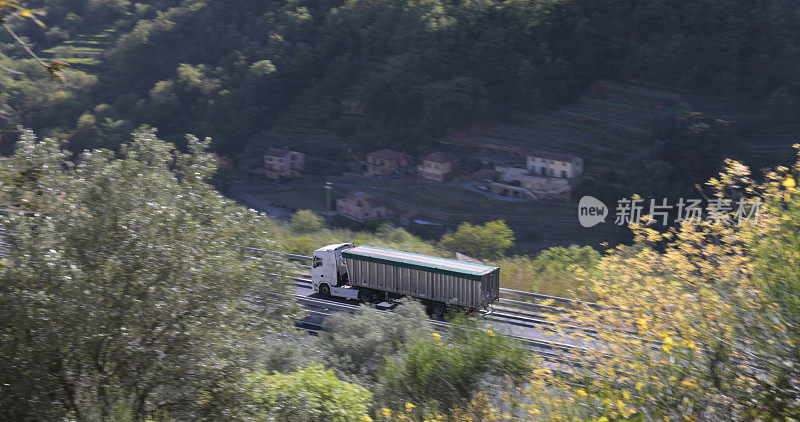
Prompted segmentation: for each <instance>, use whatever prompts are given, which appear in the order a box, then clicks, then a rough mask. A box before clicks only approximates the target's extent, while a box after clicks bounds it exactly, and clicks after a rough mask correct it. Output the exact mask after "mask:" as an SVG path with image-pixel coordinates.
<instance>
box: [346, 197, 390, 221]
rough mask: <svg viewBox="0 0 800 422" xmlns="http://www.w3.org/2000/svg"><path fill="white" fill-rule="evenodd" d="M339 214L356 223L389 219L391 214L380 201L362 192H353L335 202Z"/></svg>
mask: <svg viewBox="0 0 800 422" xmlns="http://www.w3.org/2000/svg"><path fill="white" fill-rule="evenodd" d="M336 211H338V212H339V214H341V215H343V216H345V217H347V218H350V219H353V220H357V221H369V220H376V219H380V218H390V217H391V216H392V212H391V211H390V210H389V209H388V208H387V207H386V205H384V203H383V201H381V200H380V199H378V198H376V197H374V196H372V195H369V194H367V193H364V192H353V193H350V194H349V195H347V196H346V197H344V198H339V199H337V200H336Z"/></svg>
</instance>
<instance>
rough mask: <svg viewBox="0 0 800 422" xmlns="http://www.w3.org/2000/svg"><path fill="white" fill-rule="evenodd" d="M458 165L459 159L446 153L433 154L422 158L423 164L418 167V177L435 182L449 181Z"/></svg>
mask: <svg viewBox="0 0 800 422" xmlns="http://www.w3.org/2000/svg"><path fill="white" fill-rule="evenodd" d="M457 165H458V157H456V156H455V155H452V154H448V153H445V152H432V153H430V154H428V155H426V156H424V157H422V163H421V164H419V165H418V166H417V176H419V178H420V179H424V180H430V181H433V182H444V181H445V180H448V179H449V178H450V177H451V176H452V175H453V171H454V170H455V168H456V166H457Z"/></svg>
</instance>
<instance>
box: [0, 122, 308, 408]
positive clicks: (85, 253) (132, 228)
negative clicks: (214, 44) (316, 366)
mask: <svg viewBox="0 0 800 422" xmlns="http://www.w3.org/2000/svg"><path fill="white" fill-rule="evenodd" d="M188 144H189V152H188V153H180V152H177V151H175V150H174V149H173V147H172V146H170V145H169V144H166V143H164V142H161V141H160V140H158V139H157V138H156V136H155V134H154V131H152V130H143V131H139V132H137V133H136V134H135V135H134V139H133V141H132V142H130V143H128V144H125V145H123V147H122V152H121V157H120V158H116V157H115V155H114V153H112V152H111V151H107V150H94V151H86V152H84V153H83V154H81V155H80V156H79V157H78V158H77V160H76V162H74V163H73V162H70V161H68V160H67V159H68V157H69V156H70V154H69V153H68V152H66V151H64V150H62V149H61V144H60V143H59V142H58V141H56V140H53V139H44V140H42V141H37V140H35V138H34V136H33V135H32V134H31V133H30V132H26V133H25V134H24V136H23V137H22V139H21V141H20V142H19V143H18V146H17V150H16V153H15V154H14V156H12V157H10V158H9V159H7V160H4V161H2V173H0V174H1V175H2V176H1V177H2V191H0V198H1V199H2V203H3V204H5V205H4V208H5V210H6V213H5V214H4V215H3V216H2V225H3V227H4V228H5V229H6V231H5V241H6V242H7V244H8V249H7V251H6V253H5V256H4V257H3V260H2V266H0V321H1V322H0V355H2V356H3V359H2V362H0V379H3V386H2V394H0V419H7V420H22V419H44V420H56V419H80V420H117V419H131V420H134V419H135V420H143V419H145V418H148V417H156V416H159V415H160V416H161V417H163V418H169V419H175V418H177V419H193V418H199V417H202V416H205V417H209V418H212V419H220V418H223V419H224V416H222V412H224V411H226V409H230V408H233V407H235V406H236V404H237V403H238V402H239V400H240V399H242V397H243V395H241V394H239V395H231V394H230V393H229V392H230V391H232V388H231V387H230V386H232V385H233V386H236V385H242V383H243V380H242V378H241V377H242V375H241V374H242V373H243V370H245V369H249V368H251V367H252V366H253V365H254V356H255V354H256V353H255V352H256V350H257V346H258V344H259V339H261V338H263V336H265V335H269V333H270V332H275V331H280V330H285V329H286V327H287V321H289V320H288V319H287V318H286V316H288V315H291V314H292V313H293V312H294V309H295V308H294V306H295V305H294V302H293V301H292V299H291V293H290V291H291V286H290V284H289V282H288V279H287V277H286V276H285V275H284V272H283V270H282V266H281V264H280V263H279V262H277V261H276V260H275V259H274V258H270V259H268V260H262V259H257V258H253V257H249V256H247V255H245V254H244V253H243V248H242V247H244V246H251V247H270V245H269V241H268V240H266V238H265V233H266V228H265V227H266V226H265V221H264V219H263V218H262V217H259V216H257V215H255V214H254V213H253V212H251V211H249V210H247V209H245V208H243V207H240V206H238V205H235V204H234V203H232V202H231V201H229V200H227V199H225V198H223V197H222V196H221V195H220V194H219V193H217V192H216V191H215V190H214V188H213V187H212V186H210V185H209V184H208V183H206V181H207V180H208V179H209V178H210V177H211V176H212V175H213V174H214V172H215V170H216V167H215V164H214V158H213V156H211V155H210V154H208V153H206V152H204V150H205V148H207V147H208V145H209V140H208V139H206V140H205V141H200V140H198V139H197V138H194V137H190V138H189V142H188ZM233 391H239V390H236V389H235V388H234V389H233ZM167 415H168V416H167Z"/></svg>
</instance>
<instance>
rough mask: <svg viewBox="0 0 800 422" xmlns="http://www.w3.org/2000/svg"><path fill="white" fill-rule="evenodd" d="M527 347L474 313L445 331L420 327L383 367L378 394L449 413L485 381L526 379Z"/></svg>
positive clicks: (398, 404) (396, 404) (386, 400)
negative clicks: (472, 317)
mask: <svg viewBox="0 0 800 422" xmlns="http://www.w3.org/2000/svg"><path fill="white" fill-rule="evenodd" d="M525 355H526V353H525V352H524V351H523V350H522V349H521V348H520V347H519V346H518V345H516V344H514V342H513V341H512V340H510V339H508V338H507V337H503V336H499V335H497V334H496V333H494V332H493V331H492V330H490V329H487V328H486V327H484V326H483V325H481V324H479V323H477V322H475V321H473V320H468V319H460V320H457V321H456V322H455V323H454V324H453V326H452V327H450V329H449V330H448V331H447V332H444V333H442V334H439V333H436V332H431V333H419V334H418V335H416V336H414V337H413V338H412V339H411V340H410V341H409V342H407V343H406V345H405V347H404V348H403V349H402V350H401V351H400V353H399V354H398V355H396V356H393V357H390V358H389V359H387V361H386V365H385V366H384V367H383V368H382V370H381V372H380V375H379V380H380V384H379V387H378V391H379V393H378V394H377V397H376V399H377V400H378V402H379V403H382V404H385V405H387V406H389V407H390V408H395V409H401V408H403V406H404V403H407V402H410V403H414V404H416V405H417V406H420V407H423V408H426V410H427V411H429V412H434V413H444V414H449V413H451V412H452V411H453V410H454V409H457V408H463V407H466V406H467V405H468V404H469V403H470V402H471V401H472V400H473V399H474V398H475V397H476V395H477V393H478V392H479V391H481V389H482V388H483V387H485V385H484V382H487V381H488V380H489V379H493V380H494V381H496V382H500V381H502V380H503V379H507V380H510V381H512V382H520V381H522V379H523V377H524V376H525V375H526V374H527V373H528V369H527V368H528V365H527V363H526V359H525Z"/></svg>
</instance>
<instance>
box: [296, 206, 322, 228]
mask: <svg viewBox="0 0 800 422" xmlns="http://www.w3.org/2000/svg"><path fill="white" fill-rule="evenodd" d="M323 223H324V222H323V220H322V217H320V216H319V215H317V214H316V213H315V212H314V211H311V210H300V211H297V212H295V213H294V214H292V222H291V224H292V229H293V230H294V231H296V232H298V233H309V232H315V231H318V230H319V229H321V228H322V227H323Z"/></svg>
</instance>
